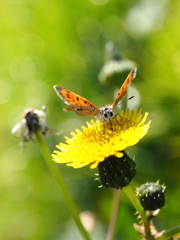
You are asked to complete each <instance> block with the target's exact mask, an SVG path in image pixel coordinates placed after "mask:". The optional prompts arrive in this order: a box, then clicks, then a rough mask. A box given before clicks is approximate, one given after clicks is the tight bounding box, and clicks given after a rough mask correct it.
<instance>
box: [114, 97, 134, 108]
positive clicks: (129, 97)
mask: <svg viewBox="0 0 180 240" xmlns="http://www.w3.org/2000/svg"><path fill="white" fill-rule="evenodd" d="M132 98H134V96H131V97H129V98H128V99H124V100H123V101H121V102H119V103H118V104H117V106H118V105H120V104H122V103H123V102H125V101H128V100H131V99H132Z"/></svg>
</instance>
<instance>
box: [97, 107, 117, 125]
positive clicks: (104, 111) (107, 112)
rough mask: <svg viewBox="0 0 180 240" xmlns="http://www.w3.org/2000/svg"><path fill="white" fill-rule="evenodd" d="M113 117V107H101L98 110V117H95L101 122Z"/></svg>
mask: <svg viewBox="0 0 180 240" xmlns="http://www.w3.org/2000/svg"><path fill="white" fill-rule="evenodd" d="M113 116H114V113H113V107H112V106H111V105H110V106H105V107H101V108H100V109H99V115H98V116H97V118H98V119H99V120H100V121H102V122H107V121H108V120H109V119H111V118H113Z"/></svg>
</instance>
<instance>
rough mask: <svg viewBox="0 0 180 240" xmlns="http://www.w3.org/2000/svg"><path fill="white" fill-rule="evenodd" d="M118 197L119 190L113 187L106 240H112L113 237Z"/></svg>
mask: <svg viewBox="0 0 180 240" xmlns="http://www.w3.org/2000/svg"><path fill="white" fill-rule="evenodd" d="M119 199H120V190H117V189H114V196H113V204H112V213H111V219H110V223H109V227H108V231H107V236H106V240H112V239H113V238H114V232H115V226H116V220H117V214H118V209H119Z"/></svg>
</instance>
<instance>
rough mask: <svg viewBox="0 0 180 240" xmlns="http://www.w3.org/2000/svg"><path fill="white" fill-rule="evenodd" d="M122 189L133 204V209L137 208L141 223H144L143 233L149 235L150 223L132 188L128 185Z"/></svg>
mask: <svg viewBox="0 0 180 240" xmlns="http://www.w3.org/2000/svg"><path fill="white" fill-rule="evenodd" d="M122 191H124V193H125V194H126V196H127V197H128V198H129V200H130V201H131V203H132V204H133V206H134V207H135V209H136V210H137V212H138V214H139V216H140V217H141V219H142V221H143V224H144V228H145V233H146V235H147V236H151V233H150V225H149V222H148V220H147V217H146V214H145V212H144V210H143V208H142V207H141V205H140V203H139V201H138V199H137V197H136V195H135V193H134V192H133V190H132V188H131V186H130V185H128V186H126V187H124V188H123V189H122Z"/></svg>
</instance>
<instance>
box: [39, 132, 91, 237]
mask: <svg viewBox="0 0 180 240" xmlns="http://www.w3.org/2000/svg"><path fill="white" fill-rule="evenodd" d="M35 135H36V139H37V142H38V144H39V147H40V149H41V152H42V155H43V157H44V159H45V160H46V163H47V165H48V167H49V169H50V171H51V173H52V175H53V177H54V179H55V181H56V183H57V185H58V188H59V190H60V191H61V192H62V194H63V197H64V199H65V201H66V203H67V206H68V208H69V210H70V212H71V214H72V216H73V218H74V221H75V223H76V225H77V228H78V229H79V231H80V233H81V235H82V237H83V239H85V240H91V238H90V236H89V235H88V233H87V232H86V230H85V228H84V227H83V225H82V223H81V221H80V218H79V214H78V211H77V208H76V206H75V204H74V202H73V200H72V198H71V196H70V193H69V191H68V189H67V187H66V185H65V183H64V181H63V178H62V175H61V173H60V171H59V169H58V168H57V166H56V164H55V162H53V161H52V159H51V155H50V152H49V149H48V148H47V146H46V144H45V142H44V140H43V138H42V136H41V134H40V133H39V132H36V133H35Z"/></svg>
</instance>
